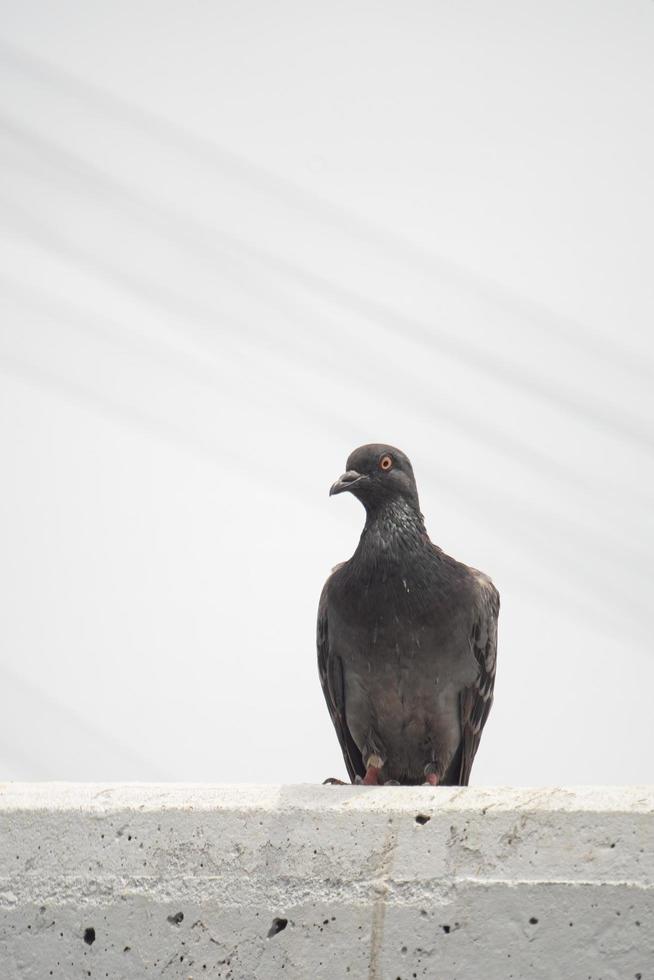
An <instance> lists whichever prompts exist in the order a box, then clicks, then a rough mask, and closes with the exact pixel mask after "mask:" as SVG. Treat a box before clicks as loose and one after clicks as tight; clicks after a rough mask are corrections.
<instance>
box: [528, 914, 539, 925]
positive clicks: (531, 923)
mask: <svg viewBox="0 0 654 980" xmlns="http://www.w3.org/2000/svg"><path fill="white" fill-rule="evenodd" d="M529 925H530V926H537V925H538V919H537V918H536V916H535V915H532V917H531V919H530V920H529Z"/></svg>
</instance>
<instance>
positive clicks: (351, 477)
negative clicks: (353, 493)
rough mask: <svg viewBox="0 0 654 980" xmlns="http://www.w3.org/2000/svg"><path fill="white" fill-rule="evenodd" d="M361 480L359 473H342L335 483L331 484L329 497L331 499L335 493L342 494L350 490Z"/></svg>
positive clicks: (349, 471)
mask: <svg viewBox="0 0 654 980" xmlns="http://www.w3.org/2000/svg"><path fill="white" fill-rule="evenodd" d="M362 479H363V477H362V476H361V474H360V473H357V471H356V470H348V471H347V473H343V475H342V476H339V478H338V480H337V481H336V483H332V485H331V487H330V490H329V496H330V497H333V496H334V494H335V493H344V492H345V491H346V490H351V489H352V487H353V486H354V484H355V483H358V482H359V480H362Z"/></svg>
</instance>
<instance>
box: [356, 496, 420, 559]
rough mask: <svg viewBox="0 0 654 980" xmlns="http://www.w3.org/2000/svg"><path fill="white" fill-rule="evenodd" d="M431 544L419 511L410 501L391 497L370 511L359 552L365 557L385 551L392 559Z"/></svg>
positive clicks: (357, 552) (358, 554) (361, 557)
mask: <svg viewBox="0 0 654 980" xmlns="http://www.w3.org/2000/svg"><path fill="white" fill-rule="evenodd" d="M428 545H429V536H428V534H427V531H426V529H425V523H424V520H423V517H422V514H421V513H420V511H419V510H417V508H415V507H414V506H413V505H412V504H411V503H410V502H409V501H407V500H389V501H385V502H384V503H383V504H382V505H380V506H378V507H375V508H374V509H370V510H368V511H367V514H366V523H365V527H364V529H363V533H362V534H361V540H360V541H359V546H358V548H357V550H356V555H357V556H358V557H359V558H360V559H364V560H365V558H366V557H368V556H370V555H375V556H378V555H379V552H380V551H382V552H384V554H385V555H386V556H387V557H388V558H391V559H392V558H393V557H394V556H397V557H398V558H399V557H400V556H402V555H405V554H407V553H408V552H412V551H419V550H422V549H423V548H425V547H426V546H428Z"/></svg>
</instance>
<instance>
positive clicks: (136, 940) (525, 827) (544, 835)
mask: <svg viewBox="0 0 654 980" xmlns="http://www.w3.org/2000/svg"><path fill="white" fill-rule="evenodd" d="M0 977H1V978H2V980H18V978H26V980H27V978H29V980H48V978H49V977H54V978H65V980H72V978H87V977H92V978H100V980H101V978H111V980H142V978H151V977H164V978H169V980H191V978H192V980H201V978H205V977H211V978H217V977H222V978H224V980H228V978H229V980H256V978H266V980H268V978H270V980H278V978H285V980H294V978H298V980H305V978H311V980H321V978H325V980H334V978H340V977H344V978H346V977H347V978H351V980H355V978H366V980H397V978H401V980H414V978H423V977H428V978H433V980H500V978H501V980H509V978H515V980H531V978H539V980H540V978H542V980H557V978H561V980H612V978H615V980H654V787H622V788H615V789H600V788H584V789H520V790H516V789H474V788H471V789H460V788H452V789H433V788H431V787H416V788H404V787H393V788H391V787H389V788H383V787H381V788H377V787H349V786H348V787H332V786H329V787H322V786H321V787H315V786H283V787H257V786H207V785H202V786H197V785H160V786H159V785H143V786H140V785H123V786H118V785H116V786H109V785H69V784H57V783H53V784H43V783H42V784H37V785H23V784H7V783H6V784H2V785H0Z"/></svg>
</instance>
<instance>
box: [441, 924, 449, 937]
mask: <svg viewBox="0 0 654 980" xmlns="http://www.w3.org/2000/svg"><path fill="white" fill-rule="evenodd" d="M441 929H442V930H443V932H444V933H445V935H446V936H449V934H450V929H451V926H441Z"/></svg>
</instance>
